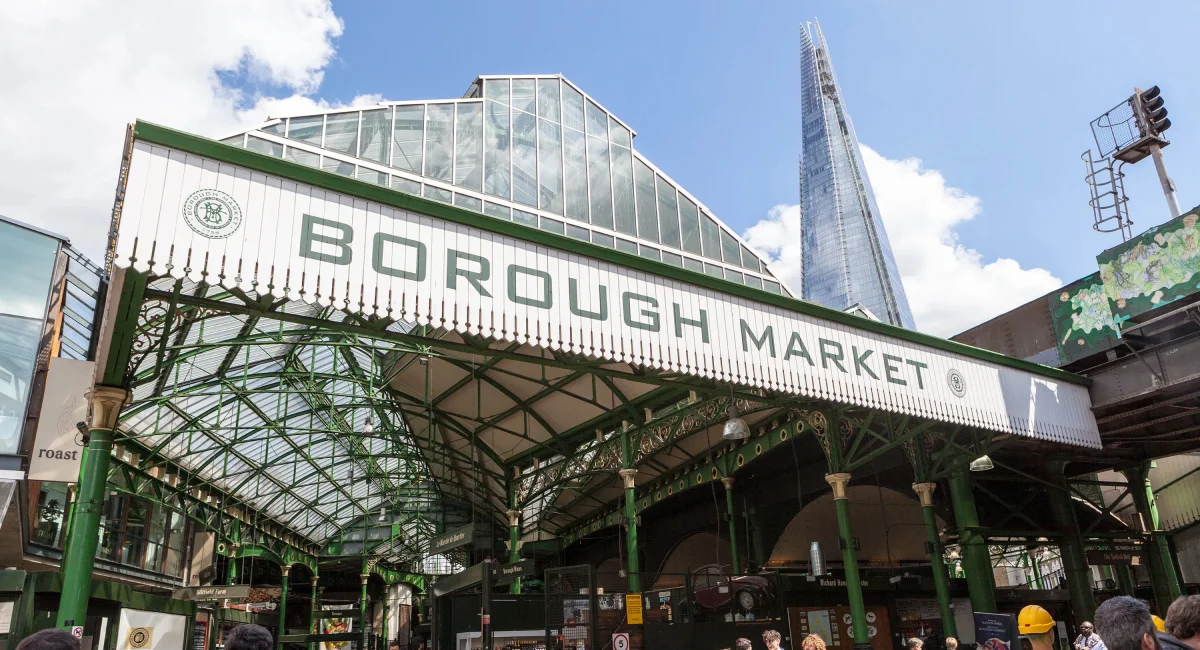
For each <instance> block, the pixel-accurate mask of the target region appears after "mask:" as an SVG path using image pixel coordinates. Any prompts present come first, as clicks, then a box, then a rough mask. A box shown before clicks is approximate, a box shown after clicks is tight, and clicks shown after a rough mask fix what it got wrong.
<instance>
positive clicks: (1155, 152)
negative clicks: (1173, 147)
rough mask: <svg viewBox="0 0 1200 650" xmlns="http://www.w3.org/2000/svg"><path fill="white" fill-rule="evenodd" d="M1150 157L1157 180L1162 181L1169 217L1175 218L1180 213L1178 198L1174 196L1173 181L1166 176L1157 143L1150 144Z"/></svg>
mask: <svg viewBox="0 0 1200 650" xmlns="http://www.w3.org/2000/svg"><path fill="white" fill-rule="evenodd" d="M1150 157H1151V158H1153V159H1154V169H1155V170H1157V171H1158V182H1159V183H1162V188H1163V194H1164V195H1165V196H1166V197H1167V209H1168V210H1170V212H1171V218H1172V219H1175V218H1177V217H1178V216H1179V215H1180V214H1182V213H1181V212H1180V211H1179V199H1177V198H1175V182H1174V181H1172V180H1171V177H1170V176H1167V166H1166V165H1165V164H1164V163H1163V155H1162V147H1160V146H1158V145H1157V144H1152V145H1150Z"/></svg>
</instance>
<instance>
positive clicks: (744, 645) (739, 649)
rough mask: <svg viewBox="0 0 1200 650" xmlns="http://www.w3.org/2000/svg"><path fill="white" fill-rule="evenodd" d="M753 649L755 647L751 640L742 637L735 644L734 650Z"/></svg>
mask: <svg viewBox="0 0 1200 650" xmlns="http://www.w3.org/2000/svg"><path fill="white" fill-rule="evenodd" d="M751 647H753V645H752V644H751V643H750V639H747V638H746V637H742V638H740V639H738V640H737V641H734V642H733V650H750V648H751Z"/></svg>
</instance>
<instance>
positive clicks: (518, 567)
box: [492, 560, 535, 585]
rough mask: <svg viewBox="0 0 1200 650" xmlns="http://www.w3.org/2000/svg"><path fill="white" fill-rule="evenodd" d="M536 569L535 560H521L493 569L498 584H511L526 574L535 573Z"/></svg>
mask: <svg viewBox="0 0 1200 650" xmlns="http://www.w3.org/2000/svg"><path fill="white" fill-rule="evenodd" d="M534 570H535V566H534V561H533V560H521V561H520V562H513V563H512V564H501V565H499V566H497V567H496V568H494V569H492V575H493V576H495V583H496V584H497V585H510V584H512V583H514V582H516V581H517V580H519V579H521V578H524V577H526V576H531V575H533V572H534Z"/></svg>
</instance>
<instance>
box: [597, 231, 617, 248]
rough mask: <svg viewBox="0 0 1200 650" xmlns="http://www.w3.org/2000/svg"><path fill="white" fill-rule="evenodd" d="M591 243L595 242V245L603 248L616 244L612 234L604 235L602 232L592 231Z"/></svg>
mask: <svg viewBox="0 0 1200 650" xmlns="http://www.w3.org/2000/svg"><path fill="white" fill-rule="evenodd" d="M592 243H593V244H596V245H597V246H603V247H605V248H613V247H614V246H616V242H615V241H614V238H613V236H612V235H606V234H604V233H602V232H594V233H592Z"/></svg>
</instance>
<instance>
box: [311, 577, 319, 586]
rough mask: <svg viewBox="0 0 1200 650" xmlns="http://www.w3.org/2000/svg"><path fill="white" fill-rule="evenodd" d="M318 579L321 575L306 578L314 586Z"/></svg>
mask: <svg viewBox="0 0 1200 650" xmlns="http://www.w3.org/2000/svg"><path fill="white" fill-rule="evenodd" d="M320 579H321V576H313V577H311V578H309V579H308V582H309V584H311V585H312V586H314V587H315V586H317V581H318V580H320Z"/></svg>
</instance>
